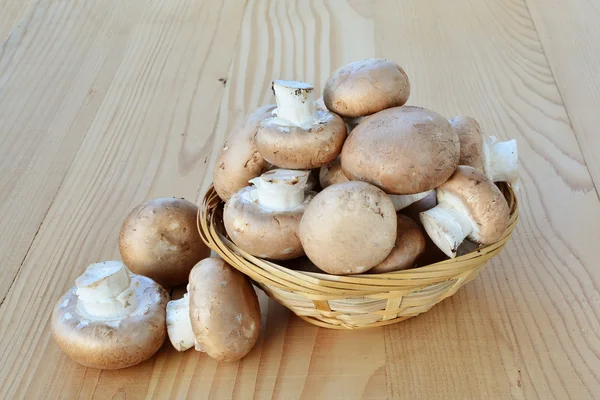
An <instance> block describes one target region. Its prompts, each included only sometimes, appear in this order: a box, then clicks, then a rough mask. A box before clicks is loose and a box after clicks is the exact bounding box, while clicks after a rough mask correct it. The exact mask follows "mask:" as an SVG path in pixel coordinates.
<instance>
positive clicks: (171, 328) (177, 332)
mask: <svg viewBox="0 0 600 400" xmlns="http://www.w3.org/2000/svg"><path fill="white" fill-rule="evenodd" d="M167 334H168V335H169V340H170V341H171V344H173V347H175V349H176V350H177V351H186V350H188V349H191V348H192V347H194V343H195V342H196V338H195V337H194V331H193V330H192V323H191V321H190V300H189V298H188V295H187V293H186V294H184V295H183V297H182V298H181V299H179V300H171V301H170V302H168V303H167Z"/></svg>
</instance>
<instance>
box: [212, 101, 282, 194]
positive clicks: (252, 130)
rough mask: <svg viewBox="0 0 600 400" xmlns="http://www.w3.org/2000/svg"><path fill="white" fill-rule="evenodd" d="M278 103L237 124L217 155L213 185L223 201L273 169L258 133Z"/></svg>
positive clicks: (260, 109) (259, 109)
mask: <svg viewBox="0 0 600 400" xmlns="http://www.w3.org/2000/svg"><path fill="white" fill-rule="evenodd" d="M274 109H275V105H274V104H269V105H265V106H262V107H260V108H258V109H257V110H255V111H254V112H252V113H251V114H249V115H248V116H246V118H244V120H243V121H242V122H241V123H240V124H238V125H236V126H235V127H234V128H233V129H232V131H231V132H230V133H229V136H228V137H227V139H226V140H225V144H224V145H223V147H221V150H220V151H219V155H218V156H217V161H216V164H215V165H216V167H215V172H214V174H213V186H214V188H215V191H216V192H217V194H218V195H219V197H220V198H221V199H222V200H223V201H227V200H229V198H230V197H231V196H232V195H233V194H234V193H235V192H237V191H238V190H240V189H241V188H243V187H244V186H246V185H248V181H249V180H250V179H252V178H256V177H257V176H259V175H260V174H262V173H263V172H265V171H266V170H267V169H268V168H269V163H268V162H267V161H266V160H265V159H264V158H262V156H261V155H260V153H259V152H258V149H257V148H256V143H255V136H256V131H257V130H258V126H259V125H260V123H261V122H262V121H263V120H265V119H267V118H270V117H271V116H272V112H273V110H274Z"/></svg>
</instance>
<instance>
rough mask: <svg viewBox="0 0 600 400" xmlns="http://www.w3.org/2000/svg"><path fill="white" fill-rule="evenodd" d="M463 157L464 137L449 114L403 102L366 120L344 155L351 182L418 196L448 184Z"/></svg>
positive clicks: (344, 163) (346, 144) (344, 166)
mask: <svg viewBox="0 0 600 400" xmlns="http://www.w3.org/2000/svg"><path fill="white" fill-rule="evenodd" d="M459 156H460V144H459V141H458V137H457V136H456V132H454V129H453V128H452V126H450V124H449V123H448V121H447V120H446V119H445V118H443V117H442V116H440V115H439V114H437V113H435V112H433V111H431V110H428V109H425V108H421V107H413V106H403V107H395V108H388V109H387V110H383V111H380V112H378V113H377V114H373V115H371V116H369V117H367V118H365V119H364V120H363V121H362V122H361V123H360V124H359V125H358V126H357V127H356V128H354V130H353V131H352V134H351V135H350V136H348V139H347V140H346V143H345V144H344V148H343V150H342V155H341V159H342V169H343V170H344V173H345V174H346V176H347V177H348V179H350V180H356V181H358V180H362V181H365V182H369V183H371V184H373V185H375V186H378V187H379V188H381V189H383V190H385V191H386V192H387V193H389V194H415V193H421V192H425V191H427V190H431V189H434V188H436V187H437V186H439V185H441V184H442V183H443V182H445V181H446V180H447V179H448V178H449V177H450V175H452V172H454V170H455V169H456V166H457V165H458V159H459Z"/></svg>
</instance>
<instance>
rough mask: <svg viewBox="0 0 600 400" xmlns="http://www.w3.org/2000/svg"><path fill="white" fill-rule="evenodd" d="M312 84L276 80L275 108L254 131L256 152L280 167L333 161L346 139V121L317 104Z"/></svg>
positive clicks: (313, 166)
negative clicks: (271, 114)
mask: <svg viewBox="0 0 600 400" xmlns="http://www.w3.org/2000/svg"><path fill="white" fill-rule="evenodd" d="M314 91H315V89H314V87H313V86H311V85H309V84H307V83H304V82H296V81H282V80H276V81H274V82H273V92H274V93H275V98H276V99H277V108H276V109H275V110H274V111H273V114H274V115H275V116H273V117H272V118H268V119H266V120H264V121H263V122H262V123H261V125H260V127H259V128H258V132H257V133H256V147H257V148H258V151H259V152H260V155H261V156H262V157H263V158H264V159H265V160H267V161H268V162H270V163H271V164H273V165H275V166H277V167H280V168H290V169H312V168H319V167H320V166H321V165H323V164H326V163H328V162H329V161H332V160H334V159H335V158H336V157H337V156H338V155H339V154H340V151H341V150H342V145H343V144H344V140H346V124H345V123H344V121H343V120H342V118H341V117H340V116H339V115H336V114H334V113H332V112H330V111H328V110H323V109H320V108H318V107H317V105H316V102H315V98H314Z"/></svg>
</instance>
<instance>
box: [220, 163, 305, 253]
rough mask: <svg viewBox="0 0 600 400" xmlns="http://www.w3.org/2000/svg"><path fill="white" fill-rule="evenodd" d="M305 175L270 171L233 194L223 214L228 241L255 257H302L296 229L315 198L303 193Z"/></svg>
mask: <svg viewBox="0 0 600 400" xmlns="http://www.w3.org/2000/svg"><path fill="white" fill-rule="evenodd" d="M309 173H310V172H309V171H299V170H287V169H275V170H270V171H267V172H265V173H264V174H262V175H261V176H260V177H258V178H254V179H252V180H251V182H252V184H253V186H247V187H245V188H243V189H241V190H240V191H238V192H237V193H236V194H234V195H233V196H232V197H231V198H230V199H229V201H228V202H227V203H226V204H225V208H224V212H223V222H224V224H225V230H226V231H227V234H228V235H229V237H230V238H231V240H232V241H233V242H234V243H235V244H236V245H237V246H238V247H239V248H241V249H242V250H244V251H246V252H248V253H250V254H252V255H254V256H256V257H261V258H268V259H272V260H287V259H291V258H296V257H300V256H302V255H304V250H303V249H302V244H301V243H300V239H299V238H298V225H299V224H300V219H301V218H302V214H303V213H304V210H305V209H306V206H307V205H308V203H309V202H310V201H311V199H312V198H313V196H314V194H315V193H314V192H307V191H306V185H307V180H308V176H309Z"/></svg>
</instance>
